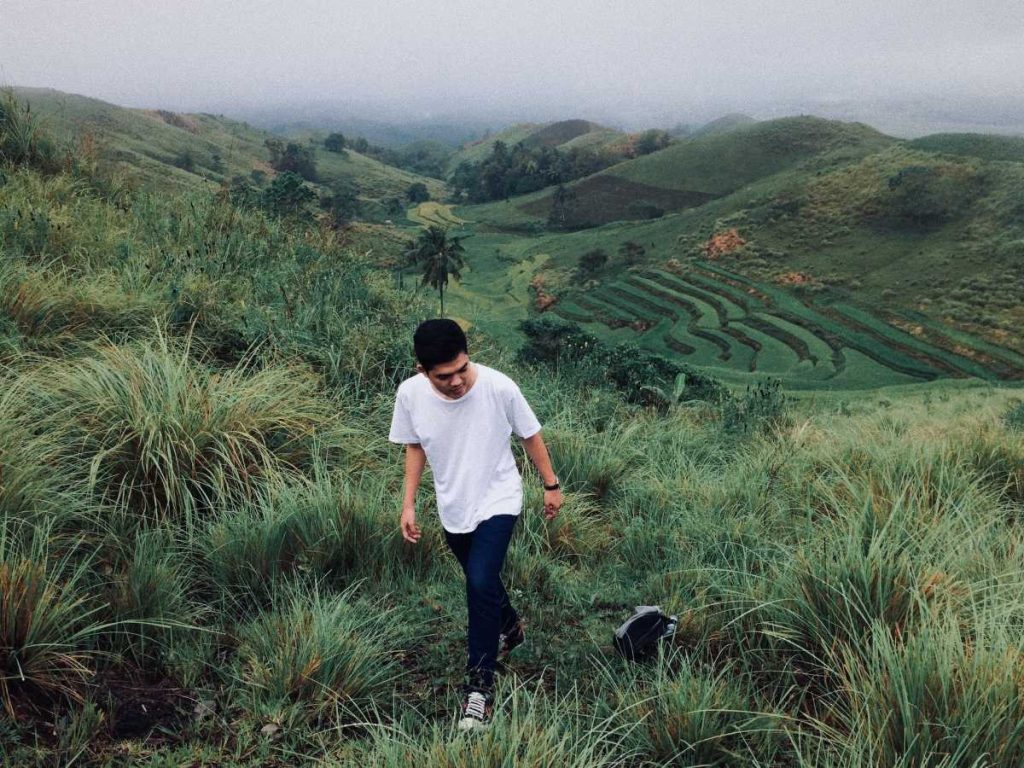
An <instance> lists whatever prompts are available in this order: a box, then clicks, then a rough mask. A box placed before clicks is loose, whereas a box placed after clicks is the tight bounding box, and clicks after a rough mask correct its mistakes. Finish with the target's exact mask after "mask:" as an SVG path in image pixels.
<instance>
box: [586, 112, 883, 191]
mask: <svg viewBox="0 0 1024 768" xmlns="http://www.w3.org/2000/svg"><path fill="white" fill-rule="evenodd" d="M892 142H893V139H889V138H888V137H886V136H883V135H882V134H880V133H878V132H877V131H875V130H873V129H870V128H867V127H866V126H860V125H851V124H848V123H839V122H835V121H828V120H822V119H820V118H815V117H793V118H783V119H780V120H772V121H770V122H765V123H757V124H755V125H752V126H749V127H744V128H738V129H736V130H734V131H730V132H728V133H725V134H712V135H708V136H704V137H701V138H697V139H693V140H691V141H684V142H680V143H679V144H675V145H672V146H670V147H668V148H666V149H663V150H661V151H660V152H655V153H653V154H650V155H645V156H644V157H639V158H636V159H635V160H629V161H627V162H625V163H620V164H619V165H616V166H613V167H611V168H607V169H605V170H604V171H603V172H602V173H604V174H607V175H610V176H617V177H621V178H624V179H629V180H631V181H637V182H640V183H642V184H650V185H651V186H655V187H665V188H667V189H681V190H694V191H698V192H708V193H711V194H715V195H722V194H728V193H729V192H733V191H735V190H736V189H739V188H740V187H742V186H744V185H746V184H749V183H750V182H752V181H755V180H757V179H760V178H764V177H766V176H771V175H773V174H776V173H779V172H780V171H783V170H785V169H787V168H790V167H792V166H793V165H795V164H796V163H799V162H801V161H804V160H807V159H809V158H811V157H815V156H818V155H821V154H823V153H825V152H842V153H844V154H845V153H849V154H850V155H858V154H859V155H863V154H866V153H867V152H869V151H872V150H874V149H878V148H881V147H884V146H886V145H888V144H891V143H892Z"/></svg>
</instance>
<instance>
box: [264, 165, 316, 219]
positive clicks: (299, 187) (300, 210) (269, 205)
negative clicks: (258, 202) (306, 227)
mask: <svg viewBox="0 0 1024 768" xmlns="http://www.w3.org/2000/svg"><path fill="white" fill-rule="evenodd" d="M314 200H316V192H314V191H313V188H312V187H310V186H308V185H306V184H304V183H303V181H302V177H300V176H299V175H298V174H296V173H292V172H291V171H286V172H285V173H279V174H278V175H277V176H275V177H274V180H273V181H272V182H270V186H268V187H267V188H266V189H265V190H263V208H264V209H265V210H266V211H267V212H268V213H272V214H276V215H278V216H302V215H305V214H307V213H308V210H307V208H306V205H307V204H308V203H311V202H313V201H314Z"/></svg>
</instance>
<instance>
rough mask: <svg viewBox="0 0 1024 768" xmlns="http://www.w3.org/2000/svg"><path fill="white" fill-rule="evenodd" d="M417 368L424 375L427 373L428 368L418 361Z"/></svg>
mask: <svg viewBox="0 0 1024 768" xmlns="http://www.w3.org/2000/svg"><path fill="white" fill-rule="evenodd" d="M416 370H417V371H419V372H420V373H422V374H423V375H424V376H426V375H427V369H426V368H424V367H423V366H422V365H421V364H420V363H416Z"/></svg>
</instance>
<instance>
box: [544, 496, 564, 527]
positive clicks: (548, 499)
mask: <svg viewBox="0 0 1024 768" xmlns="http://www.w3.org/2000/svg"><path fill="white" fill-rule="evenodd" d="M561 508H562V491H561V490H557V491H544V519H545V520H554V519H555V516H556V515H558V510H560V509H561Z"/></svg>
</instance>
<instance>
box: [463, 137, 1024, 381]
mask: <svg viewBox="0 0 1024 768" xmlns="http://www.w3.org/2000/svg"><path fill="white" fill-rule="evenodd" d="M1018 144H1019V141H1018V140H1016V139H1004V138H1003V137H976V136H970V135H943V136H936V137H926V138H924V139H919V140H915V141H912V142H903V141H899V140H896V139H893V138H891V137H887V136H884V135H882V134H880V133H878V132H877V131H874V130H873V129H871V128H868V127H867V126H864V125H860V124H845V123H837V122H835V121H826V120H821V119H818V118H811V117H797V118H786V119H782V120H774V121H770V122H765V123H758V124H755V125H751V126H747V127H743V128H738V129H736V130H734V131H731V132H729V133H725V134H719V135H708V136H704V137H700V138H697V139H692V140H689V141H683V142H680V143H678V144H675V145H672V146H670V147H668V148H667V149H664V150H662V151H660V152H656V153H654V154H652V155H648V156H645V157H642V158H638V159H636V160H632V161H628V162H625V163H622V164H620V165H618V166H614V167H612V168H609V169H606V170H605V171H602V172H601V173H599V174H595V175H594V176H591V177H588V178H585V179H582V180H580V181H577V182H575V183H574V184H573V185H572V186H571V189H572V190H573V192H574V193H575V200H574V203H573V204H574V205H576V206H577V207H578V211H579V212H580V213H579V215H580V217H581V219H582V224H583V228H582V229H577V230H576V231H558V230H555V229H552V228H550V227H549V224H548V214H549V212H550V210H551V198H552V190H551V189H548V190H542V191H540V192H537V193H534V194H532V195H526V196H523V197H521V198H515V199H512V200H510V201H508V202H497V203H490V204H487V205H479V206H463V207H459V208H458V209H457V215H458V216H459V217H461V218H462V219H465V220H467V221H470V222H475V231H476V232H477V237H486V239H485V240H483V239H482V240H480V241H478V243H479V245H478V246H477V245H474V247H479V248H480V250H478V251H475V252H474V253H473V254H472V256H473V258H475V259H476V263H477V264H478V274H477V275H470V276H467V278H466V280H465V281H464V284H465V288H466V289H467V292H469V293H472V292H473V291H481V290H484V289H482V288H479V287H478V286H480V284H481V283H482V282H484V281H486V280H488V279H494V280H503V279H505V278H503V277H501V275H504V274H505V273H506V272H507V273H508V274H509V275H510V278H509V279H511V272H508V270H510V269H511V268H510V267H507V266H505V265H507V264H510V263H515V262H519V263H527V260H529V263H531V264H533V265H534V266H533V268H532V271H531V272H530V273H529V274H527V275H519V276H517V277H515V279H514V280H513V281H512V283H510V286H511V285H512V284H513V283H514V284H523V285H532V289H531V290H530V291H527V292H528V293H530V295H531V296H532V297H533V298H534V299H535V300H536V301H537V302H538V303H539V304H541V305H543V306H544V307H545V308H547V311H549V312H554V313H557V314H561V315H562V316H563V317H564V318H566V319H568V320H571V321H573V322H577V323H581V324H583V325H584V326H585V327H587V328H588V329H589V330H591V331H593V332H596V333H598V335H599V336H602V337H604V338H608V339H625V338H630V339H634V340H636V341H638V343H641V344H642V345H645V346H647V347H649V348H651V349H652V350H655V351H658V352H661V353H662V354H668V355H672V356H676V357H681V358H683V359H685V360H689V361H691V362H695V363H698V364H700V365H702V366H705V367H712V368H716V369H718V370H719V371H720V373H722V374H723V375H724V376H725V377H727V378H731V379H732V380H742V379H743V377H744V376H745V375H749V374H750V373H752V372H753V373H770V374H771V375H776V376H780V377H781V378H783V379H784V380H785V381H786V382H787V384H788V385H790V386H794V387H805V386H810V387H814V388H817V387H830V388H831V387H834V388H843V387H855V386H869V385H870V382H876V383H877V382H881V381H888V382H890V383H898V382H900V381H918V380H928V379H931V378H936V377H949V376H953V377H962V376H977V377H981V378H990V379H1016V378H1021V377H1022V376H1024V357H1022V354H1024V342H1022V340H1021V337H1020V335H1019V333H1017V330H1016V329H1017V328H1019V327H1020V325H1021V323H1024V301H1022V297H1024V245H1022V244H1024V198H1022V196H1021V192H1020V190H1021V189H1024V162H1016V161H1014V160H1013V158H1014V157H1015V156H1016V152H1017V151H1018ZM638 202H641V203H643V204H648V205H652V206H658V207H661V208H662V209H663V210H664V211H665V212H666V213H665V215H662V216H660V217H658V218H654V219H651V220H643V217H642V216H638V215H630V214H631V213H633V212H635V211H637V203H638ZM719 240H721V242H724V243H726V244H728V243H729V242H730V241H731V242H732V245H731V246H729V247H725V248H721V249H719V248H717V247H716V245H715V244H716V243H717V242H719ZM468 242H470V243H472V241H468ZM485 244H486V245H485ZM483 247H486V249H487V250H488V251H494V252H495V253H496V254H497V257H496V258H494V259H492V258H491V257H488V256H484V255H483V253H482V252H481V251H482V248H483ZM595 250H598V251H602V252H603V253H604V254H606V262H605V264H604V266H603V267H601V268H600V269H599V270H598V271H597V272H595V273H593V274H584V273H581V271H580V270H579V269H578V266H577V264H578V262H579V260H580V257H581V256H582V255H583V254H586V253H589V252H593V251H595ZM624 254H630V256H629V257H628V258H627V256H624ZM638 254H639V255H638ZM471 261H472V259H471ZM490 270H498V274H497V275H495V274H494V273H492V272H491V271H490ZM737 292H739V293H741V294H746V296H747V301H746V302H745V303H744V302H739V301H737V300H736V299H737V298H739V296H737V295H736V294H737ZM730 296H731V298H730ZM751 296H753V297H756V298H757V300H756V301H753V302H752V301H751V299H750V297H751ZM729 301H731V302H732V305H730V304H729ZM453 306H454V305H453ZM737 377H738V378H737Z"/></svg>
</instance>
